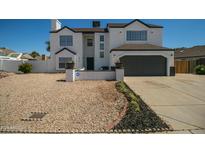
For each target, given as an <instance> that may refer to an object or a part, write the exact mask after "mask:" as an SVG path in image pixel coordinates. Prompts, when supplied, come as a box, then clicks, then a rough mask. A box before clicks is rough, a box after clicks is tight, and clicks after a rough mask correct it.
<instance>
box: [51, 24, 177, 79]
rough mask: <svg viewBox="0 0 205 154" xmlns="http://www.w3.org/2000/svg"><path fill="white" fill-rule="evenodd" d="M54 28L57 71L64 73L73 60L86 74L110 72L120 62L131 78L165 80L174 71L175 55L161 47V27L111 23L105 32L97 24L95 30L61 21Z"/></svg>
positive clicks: (53, 38) (53, 40)
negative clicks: (164, 77) (92, 71)
mask: <svg viewBox="0 0 205 154" xmlns="http://www.w3.org/2000/svg"><path fill="white" fill-rule="evenodd" d="M51 25H52V26H51V28H52V30H51V32H50V50H51V60H52V62H53V69H55V70H56V71H59V70H65V65H66V63H68V62H69V61H71V60H72V61H74V62H75V67H76V68H79V69H80V68H85V70H101V69H102V68H104V69H105V68H108V69H110V68H111V67H113V66H115V63H116V62H119V61H120V62H121V63H123V66H124V69H125V75H128V76H135V75H139V76H147V75H149V76H150V75H153V76H164V75H170V73H172V71H173V70H174V69H173V67H174V51H173V50H172V49H169V48H165V47H163V46H162V41H163V40H162V30H163V27H162V26H158V25H153V24H147V23H144V22H142V21H140V20H133V21H132V22H130V23H108V24H107V27H106V28H100V23H99V22H96V21H95V22H93V28H70V27H67V26H65V27H61V23H60V22H59V21H58V20H52V21H51ZM170 70H171V71H170Z"/></svg>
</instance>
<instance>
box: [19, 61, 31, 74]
mask: <svg viewBox="0 0 205 154" xmlns="http://www.w3.org/2000/svg"><path fill="white" fill-rule="evenodd" d="M18 70H19V71H21V72H23V73H31V70H32V65H31V64H28V63H25V64H21V65H19V69H18Z"/></svg>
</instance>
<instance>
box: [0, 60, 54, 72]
mask: <svg viewBox="0 0 205 154" xmlns="http://www.w3.org/2000/svg"><path fill="white" fill-rule="evenodd" d="M23 63H29V64H31V65H32V72H34V73H45V72H55V69H53V67H52V66H53V65H52V63H53V62H52V61H51V60H47V61H40V60H35V61H24V62H23V61H22V60H21V61H14V60H1V59H0V70H2V71H6V72H14V73H20V72H19V71H18V68H19V65H21V64H23Z"/></svg>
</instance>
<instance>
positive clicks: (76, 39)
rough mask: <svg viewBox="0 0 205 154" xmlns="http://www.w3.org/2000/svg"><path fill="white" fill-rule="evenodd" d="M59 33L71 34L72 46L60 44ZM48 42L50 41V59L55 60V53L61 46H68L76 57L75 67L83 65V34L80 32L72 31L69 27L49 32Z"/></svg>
mask: <svg viewBox="0 0 205 154" xmlns="http://www.w3.org/2000/svg"><path fill="white" fill-rule="evenodd" d="M60 35H72V36H73V46H63V47H62V46H60ZM50 42H51V60H53V61H55V63H56V65H58V63H57V62H56V58H55V56H56V55H55V53H56V52H58V51H59V50H61V49H62V48H65V47H66V48H68V49H70V50H72V51H73V52H75V53H76V54H77V55H76V56H77V57H78V64H77V67H79V68H82V67H83V35H82V33H74V32H73V31H71V30H69V29H63V30H61V31H60V32H58V33H51V34H50Z"/></svg>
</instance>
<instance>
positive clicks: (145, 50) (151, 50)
mask: <svg viewBox="0 0 205 154" xmlns="http://www.w3.org/2000/svg"><path fill="white" fill-rule="evenodd" d="M112 51H174V50H173V49H169V48H167V49H111V50H110V52H112Z"/></svg>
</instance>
